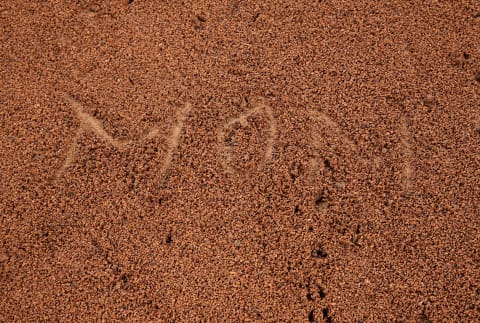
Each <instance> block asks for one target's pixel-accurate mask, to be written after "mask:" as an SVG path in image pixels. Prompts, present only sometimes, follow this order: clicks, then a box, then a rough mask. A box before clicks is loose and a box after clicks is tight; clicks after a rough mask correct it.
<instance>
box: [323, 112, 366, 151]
mask: <svg viewBox="0 0 480 323" xmlns="http://www.w3.org/2000/svg"><path fill="white" fill-rule="evenodd" d="M314 118H315V119H316V120H315V121H317V120H318V121H321V122H323V123H324V124H325V125H326V126H327V127H329V128H331V129H333V130H334V131H335V133H336V134H337V136H338V137H339V138H340V139H341V140H342V141H343V142H344V143H345V144H346V145H347V146H348V147H349V148H350V149H351V150H352V151H354V152H357V150H358V149H357V146H356V145H355V144H354V142H353V140H351V139H350V138H349V137H348V136H346V135H345V134H344V133H343V130H342V128H341V127H340V125H339V124H338V123H336V122H335V121H333V120H332V119H331V118H330V117H329V116H328V115H326V114H325V113H323V112H320V111H318V112H317V113H316V114H315V115H314Z"/></svg>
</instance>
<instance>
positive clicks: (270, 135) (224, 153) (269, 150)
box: [217, 100, 277, 173]
mask: <svg viewBox="0 0 480 323" xmlns="http://www.w3.org/2000/svg"><path fill="white" fill-rule="evenodd" d="M255 115H257V116H263V117H265V118H266V120H267V129H266V130H267V139H266V147H265V153H264V155H263V158H262V163H261V165H259V166H260V167H261V166H263V165H265V164H267V163H268V162H269V161H270V160H271V158H272V155H273V147H274V144H275V140H276V138H277V125H276V122H275V118H274V116H273V112H272V109H271V108H270V106H269V105H267V104H266V103H265V102H264V101H263V100H260V101H259V102H257V103H256V104H255V106H254V108H252V109H250V110H248V111H246V112H244V113H242V114H240V115H239V116H238V117H236V118H232V119H230V120H229V121H228V122H227V123H225V124H224V125H223V126H221V127H220V129H219V131H218V134H217V138H218V147H219V155H220V159H221V163H222V166H223V169H224V170H225V171H226V172H227V173H235V172H236V170H234V168H233V167H232V149H231V147H228V146H227V145H226V141H227V140H226V139H227V138H226V136H225V133H226V131H227V130H228V129H230V128H232V127H233V126H235V125H236V124H239V125H241V126H242V127H247V126H248V125H249V121H248V119H249V118H250V117H253V116H255Z"/></svg>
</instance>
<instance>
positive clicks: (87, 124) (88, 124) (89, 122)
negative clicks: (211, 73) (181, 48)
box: [55, 94, 192, 181]
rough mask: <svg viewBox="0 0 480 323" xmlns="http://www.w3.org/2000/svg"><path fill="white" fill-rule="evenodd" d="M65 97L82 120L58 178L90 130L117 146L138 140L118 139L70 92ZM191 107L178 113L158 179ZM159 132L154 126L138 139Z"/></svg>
mask: <svg viewBox="0 0 480 323" xmlns="http://www.w3.org/2000/svg"><path fill="white" fill-rule="evenodd" d="M64 99H65V100H66V101H67V102H68V103H69V104H70V105H71V106H72V107H73V109H74V110H75V114H76V115H77V117H78V119H79V120H80V127H79V128H78V130H77V132H76V133H75V136H74V137H73V140H72V143H71V145H70V148H69V149H68V151H67V155H66V157H65V161H64V162H63V164H62V166H61V167H60V169H59V170H58V171H57V173H56V175H55V178H56V179H59V178H60V177H62V176H63V175H64V174H65V171H66V170H67V169H68V167H69V166H70V165H71V164H72V163H73V161H74V160H75V156H76V153H77V146H78V140H79V139H80V137H81V136H82V135H83V134H85V133H87V132H89V131H91V132H93V133H95V134H96V135H97V136H98V137H99V138H100V139H101V140H103V141H104V142H105V143H107V144H109V145H112V146H114V147H116V148H120V147H124V146H127V145H129V144H131V143H133V142H135V141H136V140H118V139H115V138H113V137H112V136H111V135H109V134H108V133H107V132H106V131H105V129H104V128H103V125H102V122H101V121H100V120H98V119H96V118H95V117H93V116H91V115H90V114H88V113H86V112H84V110H83V106H82V104H81V103H80V102H79V101H77V100H75V99H74V98H72V97H71V96H70V95H68V94H64ZM191 108H192V107H191V104H190V103H186V104H185V107H184V108H183V109H181V110H180V111H179V112H178V113H177V122H176V124H175V126H174V127H173V129H172V131H171V134H170V137H169V138H168V144H167V145H168V149H167V153H166V156H165V158H164V160H163V163H162V166H161V168H160V172H159V173H157V177H156V180H157V181H161V180H162V178H163V176H164V174H165V172H166V171H167V169H168V167H169V166H170V163H171V161H172V158H173V154H174V153H175V150H176V149H177V147H178V142H179V138H180V134H181V132H182V129H183V124H184V122H185V120H186V118H187V116H188V114H189V112H190V111H191ZM158 134H159V128H158V127H152V128H151V129H150V131H149V132H148V133H147V134H146V135H145V136H143V137H141V138H140V139H139V140H138V141H142V140H148V139H152V138H155V137H156V136H158Z"/></svg>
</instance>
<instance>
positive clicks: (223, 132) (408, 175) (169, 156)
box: [55, 94, 413, 193]
mask: <svg viewBox="0 0 480 323" xmlns="http://www.w3.org/2000/svg"><path fill="white" fill-rule="evenodd" d="M64 99H65V100H66V102H67V103H68V104H69V105H70V106H71V107H72V108H73V110H74V111H75V114H76V116H77V118H78V119H79V120H80V127H79V128H78V129H77V131H76V133H75V136H74V137H73V140H72V141H71V144H70V147H69V149H68V151H67V153H66V157H65V160H64V162H63V164H62V166H61V167H60V169H58V170H57V172H56V174H55V178H56V179H59V178H60V177H62V176H63V175H64V174H65V172H66V171H67V170H68V168H69V166H70V165H71V164H72V163H73V162H74V160H75V156H76V153H77V149H78V141H79V139H80V137H81V136H82V135H84V134H85V133H87V132H93V133H94V134H95V135H96V136H97V137H98V138H99V139H101V140H102V141H103V142H104V143H106V144H108V145H111V146H114V147H116V148H120V147H125V146H128V145H129V144H131V143H133V142H135V140H130V141H128V140H118V139H115V138H113V137H112V136H111V135H110V134H108V133H107V132H106V131H105V129H104V128H103V126H102V122H101V121H100V120H98V119H96V118H95V117H94V116H92V115H90V114H88V113H86V112H85V111H84V109H83V105H82V103H80V102H79V101H78V100H76V99H74V98H73V97H71V96H70V95H68V94H65V95H64ZM252 104H253V108H251V109H248V110H246V111H245V112H243V113H241V114H239V115H237V116H235V117H232V118H230V119H229V120H227V121H226V122H225V123H223V124H222V125H221V126H220V127H219V129H218V131H217V146H218V157H219V159H220V162H221V165H222V168H223V170H224V171H225V172H227V173H230V174H239V175H245V172H244V171H245V170H246V169H241V168H239V167H238V160H234V158H233V157H232V156H234V155H235V153H237V154H238V153H239V152H238V151H237V152H235V151H233V150H234V149H233V148H232V144H231V141H232V132H234V130H235V129H238V128H245V127H247V126H249V123H252V122H255V119H259V120H260V119H261V121H262V122H259V123H258V124H256V125H257V126H258V127H261V128H263V130H264V137H265V138H266V140H265V141H264V142H263V145H262V149H263V150H264V151H263V152H262V153H261V154H259V155H260V156H257V157H258V158H257V160H253V162H252V163H251V167H254V168H257V169H259V168H261V167H263V166H265V165H267V164H268V163H269V162H270V161H271V159H272V156H273V151H274V147H275V142H276V140H277V137H278V130H277V123H276V120H275V117H274V114H273V111H272V109H271V107H270V106H269V105H268V104H267V103H266V101H265V100H263V99H259V100H257V101H255V102H253V103H252ZM191 111H192V105H191V104H190V103H188V102H187V103H185V106H184V107H183V108H182V109H179V110H178V111H177V114H176V121H175V123H174V125H173V127H172V129H171V130H170V134H169V137H168V138H167V150H166V154H165V156H164V158H163V160H162V161H161V163H160V165H159V168H158V171H157V172H156V176H155V179H154V180H155V183H160V182H162V181H163V179H164V178H165V174H166V173H167V171H168V168H169V166H170V164H171V162H172V160H173V156H174V154H175V152H176V151H177V149H178V145H179V142H180V136H181V134H182V131H183V127H184V124H185V121H186V120H187V118H188V116H189V114H190V113H191ZM311 113H312V116H313V120H314V123H315V124H322V125H323V126H325V127H327V128H328V129H330V130H329V131H331V132H332V133H333V134H334V135H335V136H336V137H337V138H339V140H340V141H341V142H343V144H344V145H345V147H346V148H347V149H349V150H350V151H351V152H352V153H354V154H358V148H357V147H356V145H355V144H354V142H353V140H351V139H350V138H349V137H348V136H346V135H345V134H344V132H343V130H342V129H341V127H340V125H339V124H338V123H336V122H335V121H334V120H332V119H331V118H330V117H329V116H328V115H326V114H325V113H323V112H321V111H312V112H311ZM257 121H258V120H257ZM159 130H160V128H159V127H157V126H154V127H152V128H151V129H150V131H149V132H148V133H147V134H145V135H144V136H142V137H141V138H139V139H138V140H136V141H143V140H148V139H152V138H154V137H157V136H159V133H160V131H159ZM310 131H311V132H312V137H311V138H312V140H313V143H312V144H313V145H314V147H315V148H316V150H319V148H320V147H318V142H319V140H318V137H319V136H320V134H319V132H320V131H319V130H318V129H317V127H312V128H311V130H310ZM400 135H401V141H400V143H401V147H402V150H403V159H404V160H403V163H402V164H403V165H402V176H401V187H402V190H403V191H404V193H408V192H409V191H410V190H411V189H412V181H413V168H412V165H411V159H412V157H413V150H412V147H411V136H410V132H409V130H408V120H407V119H402V120H401V122H400ZM240 153H241V154H243V155H245V154H248V152H247V151H245V150H241V151H240ZM315 157H316V159H320V157H321V156H318V155H317V156H315ZM237 159H238V158H237ZM240 159H241V158H240ZM312 167H313V171H314V172H315V171H316V170H317V167H318V162H317V161H315V162H314V163H313V165H312ZM250 170H251V171H253V169H250ZM247 173H248V171H247ZM247 175H248V174H247Z"/></svg>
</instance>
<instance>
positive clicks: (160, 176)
mask: <svg viewBox="0 0 480 323" xmlns="http://www.w3.org/2000/svg"><path fill="white" fill-rule="evenodd" d="M191 110H192V105H191V104H190V103H188V102H187V103H186V104H185V107H184V108H183V109H181V110H179V111H178V112H177V121H176V124H175V126H174V127H173V129H172V131H171V134H170V137H169V138H168V141H167V146H168V149H167V154H166V156H165V159H164V160H163V163H162V167H161V168H160V171H159V172H158V173H157V176H156V178H155V183H157V184H162V183H163V181H164V180H165V173H166V171H167V169H168V167H169V166H170V164H171V163H172V159H173V154H174V153H175V151H176V150H177V148H178V144H179V142H180V135H181V133H182V129H183V125H184V124H185V120H187V117H188V115H189V114H190V111H191ZM156 132H157V133H158V130H156ZM157 133H155V134H151V135H147V138H149V137H150V136H155V135H156V134H157Z"/></svg>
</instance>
